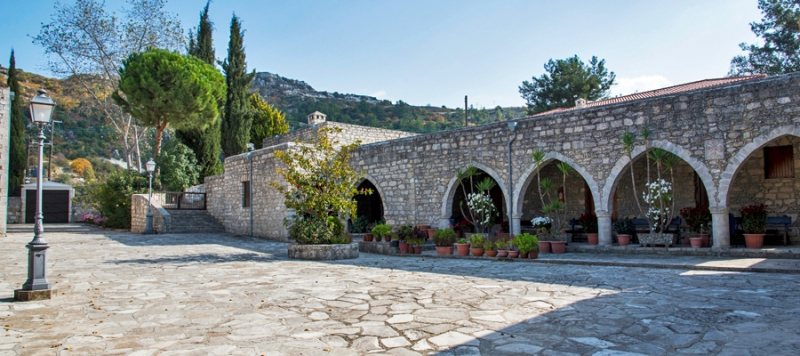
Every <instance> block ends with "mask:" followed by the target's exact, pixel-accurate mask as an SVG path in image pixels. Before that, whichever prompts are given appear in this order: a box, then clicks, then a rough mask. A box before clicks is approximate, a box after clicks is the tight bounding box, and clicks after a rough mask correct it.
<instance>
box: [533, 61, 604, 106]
mask: <svg viewBox="0 0 800 356" xmlns="http://www.w3.org/2000/svg"><path fill="white" fill-rule="evenodd" d="M605 64H606V61H605V59H603V60H598V59H597V57H596V56H593V57H592V59H591V60H590V61H589V63H588V64H584V63H583V61H581V59H580V58H578V56H577V55H576V56H574V57H571V58H567V59H558V60H555V61H554V60H552V59H551V60H549V61H548V62H547V63H546V64H545V65H544V69H545V71H546V72H547V73H545V74H542V76H541V77H539V78H536V77H533V78H531V80H532V81H530V82H529V81H527V80H526V81H524V82H522V85H521V86H520V87H519V93H520V95H521V96H522V98H523V99H525V100H526V101H527V102H528V113H529V114H536V113H540V112H544V111H548V110H552V109H556V108H568V107H573V106H575V99H578V98H583V99H586V100H588V101H595V100H599V99H604V98H606V97H608V93H609V90H610V89H611V86H612V85H614V79H616V75H615V74H614V72H609V71H608V69H607V68H606V66H605Z"/></svg>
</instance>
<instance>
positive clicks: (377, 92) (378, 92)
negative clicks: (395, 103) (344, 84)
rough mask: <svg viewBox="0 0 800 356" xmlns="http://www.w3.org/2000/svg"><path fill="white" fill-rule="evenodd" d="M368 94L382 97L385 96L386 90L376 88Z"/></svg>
mask: <svg viewBox="0 0 800 356" xmlns="http://www.w3.org/2000/svg"><path fill="white" fill-rule="evenodd" d="M369 96H374V97H376V98H378V99H383V98H385V97H386V91H385V90H378V91H376V92H374V93H372V94H370V95H369Z"/></svg>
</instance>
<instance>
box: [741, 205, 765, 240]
mask: <svg viewBox="0 0 800 356" xmlns="http://www.w3.org/2000/svg"><path fill="white" fill-rule="evenodd" d="M767 213H769V212H768V211H767V206H766V205H764V204H759V205H750V206H746V207H743V208H742V210H741V214H742V228H743V229H744V233H745V234H763V233H764V231H766V229H767Z"/></svg>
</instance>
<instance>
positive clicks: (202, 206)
mask: <svg viewBox="0 0 800 356" xmlns="http://www.w3.org/2000/svg"><path fill="white" fill-rule="evenodd" d="M153 195H156V196H158V197H159V198H160V200H161V206H162V207H163V208H164V209H167V210H206V201H207V196H206V193H195V192H153Z"/></svg>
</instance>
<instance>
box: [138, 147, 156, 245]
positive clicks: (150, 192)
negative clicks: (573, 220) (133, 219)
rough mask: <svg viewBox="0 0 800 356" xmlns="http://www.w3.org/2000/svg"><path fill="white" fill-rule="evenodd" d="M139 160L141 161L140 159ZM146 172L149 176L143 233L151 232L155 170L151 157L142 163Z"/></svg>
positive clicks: (154, 163)
mask: <svg viewBox="0 0 800 356" xmlns="http://www.w3.org/2000/svg"><path fill="white" fill-rule="evenodd" d="M140 162H141V161H140ZM144 166H145V168H146V169H147V174H148V175H149V176H150V185H149V186H148V187H147V215H146V216H145V219H144V232H143V234H145V235H149V234H153V233H154V231H153V172H154V171H155V170H156V162H154V161H153V159H152V158H151V159H150V160H149V161H147V163H145V164H144Z"/></svg>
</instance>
